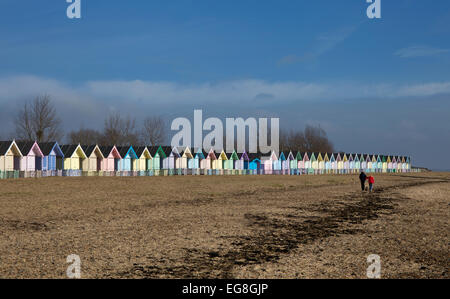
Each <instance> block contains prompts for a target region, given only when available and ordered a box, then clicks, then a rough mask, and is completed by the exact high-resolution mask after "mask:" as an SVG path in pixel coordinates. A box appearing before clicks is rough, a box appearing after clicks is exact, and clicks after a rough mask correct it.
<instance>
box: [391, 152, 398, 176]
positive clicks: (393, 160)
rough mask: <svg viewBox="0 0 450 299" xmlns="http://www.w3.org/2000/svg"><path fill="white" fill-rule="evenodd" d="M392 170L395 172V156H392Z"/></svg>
mask: <svg viewBox="0 0 450 299" xmlns="http://www.w3.org/2000/svg"><path fill="white" fill-rule="evenodd" d="M392 172H394V173H395V172H397V157H395V156H392Z"/></svg>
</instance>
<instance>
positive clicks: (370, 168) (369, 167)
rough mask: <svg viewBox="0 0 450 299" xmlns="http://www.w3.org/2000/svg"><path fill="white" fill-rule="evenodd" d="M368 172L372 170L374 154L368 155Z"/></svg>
mask: <svg viewBox="0 0 450 299" xmlns="http://www.w3.org/2000/svg"><path fill="white" fill-rule="evenodd" d="M366 162H367V169H366V171H367V172H372V155H366Z"/></svg>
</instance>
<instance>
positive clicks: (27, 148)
mask: <svg viewBox="0 0 450 299" xmlns="http://www.w3.org/2000/svg"><path fill="white" fill-rule="evenodd" d="M16 143H17V146H18V147H19V149H20V152H21V153H22V155H23V156H22V158H21V159H20V171H24V172H27V173H28V172H34V171H40V170H42V158H43V157H44V154H43V153H42V151H41V149H40V148H39V145H38V143H37V142H35V141H17V142H16ZM27 173H26V174H25V177H28V176H34V174H27Z"/></svg>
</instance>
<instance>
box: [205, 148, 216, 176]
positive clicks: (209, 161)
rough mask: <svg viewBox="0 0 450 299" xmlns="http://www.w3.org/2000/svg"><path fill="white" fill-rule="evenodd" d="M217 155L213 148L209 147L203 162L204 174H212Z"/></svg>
mask: <svg viewBox="0 0 450 299" xmlns="http://www.w3.org/2000/svg"><path fill="white" fill-rule="evenodd" d="M216 160H217V156H216V153H215V151H214V149H213V148H211V149H210V150H209V152H208V154H207V155H206V159H205V161H204V162H203V169H204V174H207V175H212V174H214V172H215V171H213V170H215V165H216Z"/></svg>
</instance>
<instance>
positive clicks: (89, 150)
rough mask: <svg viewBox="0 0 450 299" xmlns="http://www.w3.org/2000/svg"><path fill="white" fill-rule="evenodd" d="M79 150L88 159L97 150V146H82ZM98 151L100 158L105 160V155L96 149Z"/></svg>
mask: <svg viewBox="0 0 450 299" xmlns="http://www.w3.org/2000/svg"><path fill="white" fill-rule="evenodd" d="M81 148H82V149H83V151H84V153H85V154H86V156H87V157H90V156H91V155H92V153H93V152H94V151H95V149H96V148H98V146H97V145H82V146H81ZM98 150H99V152H100V154H101V155H102V158H105V155H104V154H103V153H102V151H101V150H100V148H98ZM108 155H109V154H108ZM106 157H107V156H106Z"/></svg>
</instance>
